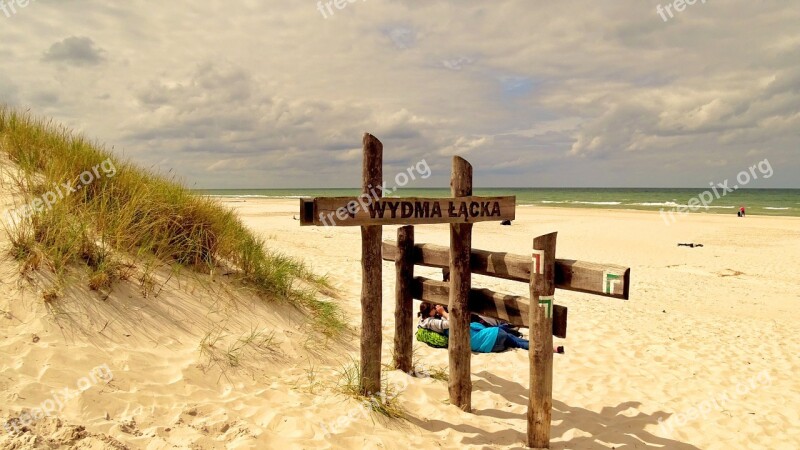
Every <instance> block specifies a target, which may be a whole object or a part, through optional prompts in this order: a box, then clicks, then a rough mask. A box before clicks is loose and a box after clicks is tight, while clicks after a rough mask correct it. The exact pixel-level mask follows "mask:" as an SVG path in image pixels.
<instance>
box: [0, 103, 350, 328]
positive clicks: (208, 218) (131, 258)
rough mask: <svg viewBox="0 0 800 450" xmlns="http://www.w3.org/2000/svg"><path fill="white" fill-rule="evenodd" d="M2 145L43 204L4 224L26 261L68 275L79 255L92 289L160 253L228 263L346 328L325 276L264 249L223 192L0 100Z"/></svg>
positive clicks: (33, 201)
mask: <svg viewBox="0 0 800 450" xmlns="http://www.w3.org/2000/svg"><path fill="white" fill-rule="evenodd" d="M0 152H3V153H5V154H7V155H8V157H9V158H10V159H11V160H12V161H13V162H14V163H15V164H16V165H17V166H18V167H19V168H20V169H21V170H20V171H19V173H17V174H14V178H15V180H14V184H15V185H16V186H15V187H16V188H17V189H19V191H20V193H21V194H22V198H23V201H24V205H31V206H32V207H34V209H35V210H34V211H32V213H31V214H30V215H29V216H27V217H26V216H25V215H23V216H19V215H17V216H14V218H13V223H14V224H13V225H12V226H7V227H6V231H7V233H8V234H9V237H10V239H11V241H12V245H13V249H12V252H13V255H14V257H15V258H17V259H18V260H20V261H21V262H22V264H23V266H24V267H25V268H26V269H30V268H34V269H35V268H38V267H39V266H40V265H42V264H46V265H47V266H49V267H51V268H52V269H53V270H54V272H55V273H56V274H57V275H59V279H60V280H63V276H64V274H65V271H66V270H67V269H68V268H69V267H70V266H71V265H74V264H75V263H79V264H85V265H86V266H87V267H88V268H89V270H90V287H91V288H93V289H103V288H108V287H109V286H110V285H111V284H113V282H114V281H116V280H118V279H126V278H127V277H129V276H131V273H132V272H131V270H130V267H131V264H141V265H143V266H146V267H152V265H153V264H152V261H154V260H155V261H161V262H164V263H167V264H170V265H173V266H179V267H188V268H191V269H193V270H194V271H197V272H200V273H211V272H212V271H214V270H224V271H226V272H229V273H232V274H233V275H234V276H235V277H238V278H239V281H241V282H243V283H245V284H247V285H248V286H251V287H253V288H255V289H256V290H257V291H258V292H259V293H261V294H263V295H264V296H266V297H268V298H270V299H288V300H290V301H292V302H294V303H295V304H298V305H300V306H302V307H304V308H306V309H308V310H310V311H311V312H312V313H313V315H314V316H315V317H316V319H317V321H318V323H319V327H318V328H319V329H320V330H321V331H323V332H324V333H326V334H328V335H333V334H336V333H337V332H339V331H341V330H343V329H344V328H345V324H344V322H343V320H342V315H341V313H340V310H339V309H338V307H337V305H335V304H332V303H328V302H323V301H320V300H318V299H317V298H316V296H315V289H318V288H329V286H328V285H327V282H326V280H325V279H324V278H322V277H318V276H316V275H314V274H313V273H312V272H311V271H309V270H308V269H307V267H305V266H304V265H303V264H302V263H300V262H298V261H295V260H293V259H291V258H289V257H286V256H284V255H280V254H275V253H272V252H269V251H268V250H266V249H265V245H264V240H263V239H261V238H259V237H256V236H255V235H254V234H253V233H252V232H251V231H250V230H248V229H247V228H246V227H245V226H244V225H243V224H242V222H241V220H239V218H238V217H237V216H236V215H235V214H234V213H233V212H232V211H231V210H229V209H226V208H224V207H222V206H221V205H219V204H218V203H217V202H216V201H215V200H213V199H209V198H204V197H198V196H196V195H192V194H191V193H190V192H189V191H188V190H187V189H186V188H185V187H183V186H182V185H181V184H179V183H177V182H175V181H174V180H169V179H166V178H164V177H161V176H158V175H155V174H153V173H150V172H148V171H146V170H143V169H141V168H139V167H137V166H135V165H134V164H132V163H130V162H126V161H120V160H119V159H117V158H116V157H114V156H113V155H112V154H111V153H110V152H108V151H106V150H104V149H103V148H101V147H100V146H98V145H96V144H94V143H92V142H90V141H88V140H87V139H85V138H84V137H82V136H78V135H75V134H73V133H72V132H71V131H70V130H68V129H66V128H64V127H61V126H57V125H54V124H53V123H52V122H45V121H42V120H38V119H36V118H33V117H31V116H30V115H29V114H28V113H21V112H19V111H15V110H12V109H9V108H6V107H2V106H0ZM89 180H90V181H89ZM87 181H88V182H87ZM54 198H55V201H53V199H54ZM24 205H18V207H17V211H18V212H19V211H21V210H22V209H21V208H19V206H24ZM37 206H38V208H37ZM0 213H2V212H0ZM9 217H11V216H8V215H7V216H6V217H5V218H6V222H8V219H9ZM119 255H125V256H124V259H125V260H124V261H123V260H122V258H121V257H120V256H119ZM301 286H305V287H301Z"/></svg>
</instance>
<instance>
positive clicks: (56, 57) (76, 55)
mask: <svg viewBox="0 0 800 450" xmlns="http://www.w3.org/2000/svg"><path fill="white" fill-rule="evenodd" d="M103 53H104V51H103V50H102V49H99V48H97V47H96V46H95V44H94V41H93V40H92V39H90V38H88V37H77V36H71V37H68V38H66V39H64V40H63V41H59V42H56V43H54V44H53V45H51V46H50V48H49V49H48V50H47V51H46V52H45V53H44V56H43V57H42V59H43V60H44V61H48V62H61V63H66V64H69V65H73V66H96V65H98V64H100V63H102V62H103V61H105V57H103Z"/></svg>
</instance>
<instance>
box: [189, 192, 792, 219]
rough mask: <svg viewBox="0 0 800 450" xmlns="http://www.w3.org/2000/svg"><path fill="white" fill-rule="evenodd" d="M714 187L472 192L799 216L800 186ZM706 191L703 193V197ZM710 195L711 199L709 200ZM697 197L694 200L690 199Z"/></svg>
mask: <svg viewBox="0 0 800 450" xmlns="http://www.w3.org/2000/svg"><path fill="white" fill-rule="evenodd" d="M720 191H721V190H720V189H717V193H716V194H715V193H714V192H713V191H712V190H711V188H707V189H706V188H696V189H692V188H682V189H655V188H567V189H564V188H484V189H475V191H474V195H482V196H503V195H515V196H516V197H517V204H518V205H541V206H553V207H569V208H604V209H635V210H648V211H660V210H664V211H669V210H675V209H676V208H678V207H680V206H686V205H688V203H689V202H690V201H692V200H691V199H693V198H696V199H697V201H701V200H705V201H706V203H707V206H708V207H707V208H706V207H703V206H702V205H700V207H699V209H697V212H702V213H712V214H736V211H737V210H738V209H739V207H741V206H744V207H745V209H746V212H747V214H754V215H769V216H800V189H739V190H736V191H734V192H728V193H726V194H725V195H722V192H720ZM194 192H195V193H196V194H199V195H208V196H214V197H241V198H300V197H346V196H357V195H358V194H359V193H360V190H359V189H201V190H195V191H194ZM449 196H450V189H447V188H439V189H406V188H402V189H398V190H397V191H395V192H393V193H392V194H391V195H389V197H449ZM701 196H702V198H701ZM709 199H710V201H709ZM694 204H695V203H694V202H693V201H692V205H694Z"/></svg>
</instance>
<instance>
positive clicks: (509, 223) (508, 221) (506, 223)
mask: <svg viewBox="0 0 800 450" xmlns="http://www.w3.org/2000/svg"><path fill="white" fill-rule="evenodd" d="M500 225H511V221H510V220H504V221H502V222H500Z"/></svg>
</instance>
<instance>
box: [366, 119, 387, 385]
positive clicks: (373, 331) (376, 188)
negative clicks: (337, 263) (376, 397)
mask: <svg viewBox="0 0 800 450" xmlns="http://www.w3.org/2000/svg"><path fill="white" fill-rule="evenodd" d="M363 143H364V162H363V185H362V192H363V193H364V194H367V195H369V197H370V199H371V201H373V202H374V201H376V200H378V199H379V198H381V197H382V195H383V193H382V192H381V190H380V186H381V183H382V182H383V144H381V141H379V140H378V139H377V138H376V137H375V136H372V135H371V134H369V133H365V134H364V140H363ZM382 234H383V227H381V226H380V225H369V226H362V227H361V273H362V281H361V383H360V388H361V393H362V394H363V395H372V394H375V393H377V392H379V391H380V389H381V340H382V330H381V308H382V305H381V304H382V294H383V292H382V282H381V240H382V237H383V236H382Z"/></svg>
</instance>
